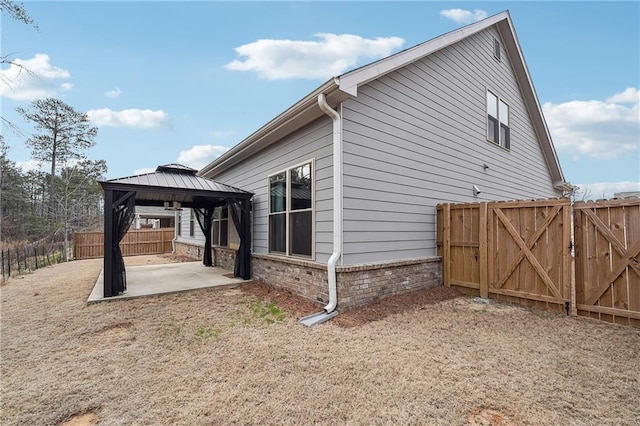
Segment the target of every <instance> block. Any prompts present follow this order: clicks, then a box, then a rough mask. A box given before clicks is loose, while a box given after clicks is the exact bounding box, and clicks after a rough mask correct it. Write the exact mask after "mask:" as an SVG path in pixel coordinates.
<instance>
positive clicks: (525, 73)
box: [199, 11, 566, 188]
mask: <svg viewBox="0 0 640 426" xmlns="http://www.w3.org/2000/svg"><path fill="white" fill-rule="evenodd" d="M494 25H495V26H496V28H497V30H498V32H499V34H500V36H501V38H502V41H503V45H504V47H505V49H506V51H507V53H508V55H509V57H510V58H511V65H512V67H513V71H514V74H515V76H516V79H517V82H518V85H519V87H520V90H521V93H522V96H523V100H524V103H525V105H526V108H527V111H528V113H529V116H530V118H531V121H532V124H533V128H534V130H535V132H536V135H537V137H538V141H539V142H540V147H541V149H542V152H543V155H544V157H545V160H546V163H547V166H548V168H549V172H550V174H551V178H552V180H553V184H554V186H556V187H557V188H561V187H563V186H564V185H565V184H566V182H565V180H564V175H563V173H562V169H561V168H560V162H559V161H558V156H557V154H556V151H555V148H554V146H553V142H552V140H551V135H550V133H549V129H548V127H547V124H546V122H545V120H544V116H543V114H542V108H541V106H540V102H539V101H538V96H537V94H536V92H535V88H534V87H533V82H532V80H531V76H530V74H529V70H528V68H527V65H526V62H525V59H524V56H523V54H522V50H521V48H520V43H519V42H518V38H517V35H516V32H515V29H514V27H513V23H512V22H511V16H510V15H509V12H508V11H504V12H501V13H498V14H496V15H493V16H490V17H488V18H486V19H483V20H482V21H478V22H476V23H473V24H470V25H467V26H465V27H462V28H459V29H457V30H454V31H451V32H448V33H446V34H443V35H441V36H438V37H436V38H433V39H431V40H429V41H426V42H424V43H421V44H418V45H416V46H413V47H410V48H408V49H405V50H403V51H400V52H398V53H395V54H393V55H391V56H388V57H386V58H383V59H380V60H378V61H375V62H372V63H370V64H368V65H364V66H362V67H359V68H356V69H354V70H351V71H349V72H347V73H344V74H342V75H340V76H338V77H335V78H333V79H330V80H328V81H327V82H325V83H324V84H322V85H321V86H320V87H318V88H317V89H316V90H314V91H313V92H311V93H309V94H308V95H307V96H305V97H304V98H302V99H301V100H300V101H298V102H297V103H296V104H294V105H293V106H292V107H290V108H289V109H287V110H286V111H284V112H283V113H282V114H280V115H278V116H277V117H275V118H274V119H273V120H271V121H270V122H269V123H267V124H266V125H264V126H263V127H262V128H260V129H259V130H258V131H256V132H254V133H253V134H251V135H250V136H249V137H247V138H246V139H244V140H243V141H242V142H240V143H239V144H238V145H236V146H235V147H233V148H232V149H230V150H229V151H227V152H226V153H225V154H223V155H222V156H220V157H219V158H217V159H216V160H214V161H213V162H211V163H210V164H208V165H207V166H205V167H204V168H203V169H202V170H200V172H199V174H201V175H207V176H209V177H214V176H216V175H218V174H219V173H222V172H223V171H224V170H226V169H228V168H229V167H231V166H233V165H234V164H236V163H237V162H239V161H241V160H243V159H245V158H247V157H249V156H251V155H253V154H255V153H256V152H258V151H260V150H262V149H264V148H266V147H267V146H269V145H271V144H272V143H275V142H277V141H278V140H279V139H280V138H282V137H284V136H286V135H287V134H289V133H291V132H293V131H295V130H297V129H299V128H301V127H302V126H304V125H306V124H308V123H310V122H311V121H313V120H315V119H317V118H319V117H321V116H323V113H322V111H321V110H320V108H319V107H318V105H317V97H318V95H319V94H320V93H324V94H325V96H326V98H327V101H328V103H329V104H332V105H335V104H338V103H340V102H342V101H343V100H345V99H348V98H349V97H355V96H357V95H358V87H360V86H362V85H364V84H367V83H368V82H370V81H373V80H375V79H378V78H380V77H382V76H384V75H386V74H388V73H390V72H392V71H395V70H397V69H399V68H402V67H404V66H406V65H409V64H411V63H413V62H415V61H417V60H419V59H421V58H424V57H425V56H428V55H430V54H432V53H434V52H437V51H439V50H441V49H443V48H445V47H447V46H450V45H452V44H454V43H457V42H459V41H460V40H463V39H465V38H467V37H470V36H472V35H474V34H476V33H478V32H480V31H483V30H485V29H487V28H489V27H491V26H494Z"/></svg>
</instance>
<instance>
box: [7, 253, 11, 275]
mask: <svg viewBox="0 0 640 426" xmlns="http://www.w3.org/2000/svg"><path fill="white" fill-rule="evenodd" d="M7 276H8V277H10V276H11V252H10V251H9V249H7Z"/></svg>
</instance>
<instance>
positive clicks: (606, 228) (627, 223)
mask: <svg viewBox="0 0 640 426" xmlns="http://www.w3.org/2000/svg"><path fill="white" fill-rule="evenodd" d="M574 222H575V233H576V238H575V244H576V303H577V308H578V314H579V315H585V316H590V317H592V318H598V319H601V320H606V321H611V322H617V323H622V324H631V325H635V326H640V262H639V259H640V199H638V198H636V199H621V200H609V201H597V202H580V203H576V204H575V205H574Z"/></svg>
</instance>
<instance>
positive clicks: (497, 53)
mask: <svg viewBox="0 0 640 426" xmlns="http://www.w3.org/2000/svg"><path fill="white" fill-rule="evenodd" d="M493 57H494V58H496V59H497V60H498V62H500V59H501V54H500V40H498V39H497V38H495V37H494V39H493Z"/></svg>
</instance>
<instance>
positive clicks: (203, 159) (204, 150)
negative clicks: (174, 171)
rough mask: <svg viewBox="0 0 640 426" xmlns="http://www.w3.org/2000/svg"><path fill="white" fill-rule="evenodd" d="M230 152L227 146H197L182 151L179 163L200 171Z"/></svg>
mask: <svg viewBox="0 0 640 426" xmlns="http://www.w3.org/2000/svg"><path fill="white" fill-rule="evenodd" d="M228 150H229V148H227V147H226V146H219V145H195V146H193V147H192V148H191V149H188V150H186V151H180V154H179V155H178V163H180V164H184V165H185V166H189V167H192V168H194V169H198V170H200V169H201V168H203V167H204V166H206V165H207V164H209V163H210V162H212V161H213V160H215V159H216V158H218V157H220V156H221V155H222V154H224V153H225V152H227V151H228Z"/></svg>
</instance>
